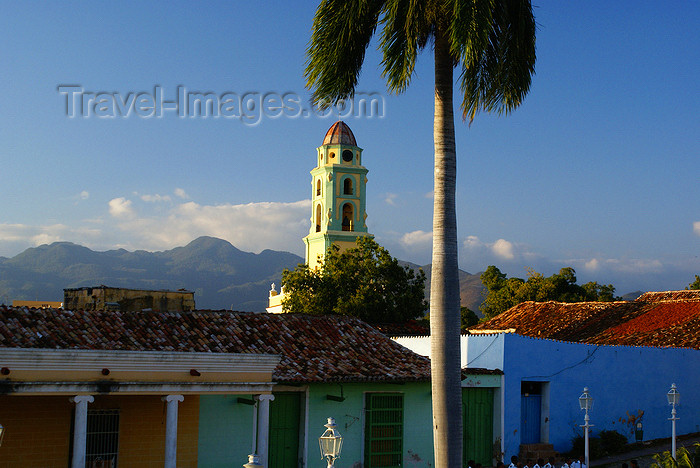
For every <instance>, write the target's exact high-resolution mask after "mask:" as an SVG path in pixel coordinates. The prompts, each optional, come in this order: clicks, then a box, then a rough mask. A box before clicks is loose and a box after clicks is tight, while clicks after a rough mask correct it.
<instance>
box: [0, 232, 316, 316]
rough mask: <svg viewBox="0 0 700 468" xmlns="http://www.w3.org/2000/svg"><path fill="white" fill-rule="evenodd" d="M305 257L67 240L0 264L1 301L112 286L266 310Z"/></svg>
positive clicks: (216, 242)
mask: <svg viewBox="0 0 700 468" xmlns="http://www.w3.org/2000/svg"><path fill="white" fill-rule="evenodd" d="M303 261H304V259H303V258H301V257H299V256H298V255H294V254H291V253H289V252H277V251H272V250H264V251H263V252H260V253H259V254H254V253H250V252H243V251H241V250H238V249H237V248H235V247H234V246H233V245H231V244H230V243H229V242H227V241H225V240H222V239H216V238H214V237H200V238H198V239H195V240H193V241H192V242H190V243H189V244H187V245H186V246H185V247H177V248H174V249H172V250H166V251H163V252H146V251H144V250H137V251H135V252H129V251H126V250H124V249H119V250H109V251H106V252H95V251H93V250H90V249H88V248H86V247H82V246H80V245H76V244H72V243H70V242H55V243H53V244H50V245H42V246H39V247H35V248H31V249H27V250H25V251H24V252H22V253H20V254H19V255H17V256H15V257H12V258H2V259H0V302H11V301H12V300H19V299H23V300H35V299H38V300H47V301H48V300H54V301H61V300H63V289H64V288H78V287H89V286H99V285H102V284H104V285H107V286H112V287H122V288H134V289H179V288H185V289H189V290H192V291H194V292H195V302H196V304H197V308H199V309H230V308H233V309H235V310H241V311H263V310H265V307H267V295H268V291H269V290H270V283H272V282H277V283H279V279H280V278H281V275H282V270H283V269H284V268H290V269H292V268H294V267H295V266H296V265H297V264H299V263H302V262H303Z"/></svg>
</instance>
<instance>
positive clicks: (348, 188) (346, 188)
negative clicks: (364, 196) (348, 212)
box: [343, 177, 352, 195]
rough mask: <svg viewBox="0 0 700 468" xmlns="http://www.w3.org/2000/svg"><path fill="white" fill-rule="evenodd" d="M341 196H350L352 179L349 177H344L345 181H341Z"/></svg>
mask: <svg viewBox="0 0 700 468" xmlns="http://www.w3.org/2000/svg"><path fill="white" fill-rule="evenodd" d="M343 194H344V195H352V178H351V177H346V178H345V180H343Z"/></svg>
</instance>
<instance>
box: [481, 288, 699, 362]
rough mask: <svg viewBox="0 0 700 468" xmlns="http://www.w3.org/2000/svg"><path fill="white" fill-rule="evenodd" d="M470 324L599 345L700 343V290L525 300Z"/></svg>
mask: <svg viewBox="0 0 700 468" xmlns="http://www.w3.org/2000/svg"><path fill="white" fill-rule="evenodd" d="M470 330H475V331H476V330H494V331H496V330H500V331H503V330H512V331H513V332H514V333H517V334H519V335H524V336H530V337H533V338H547V339H554V340H561V341H573V342H580V343H590V344H600V345H627V346H658V347H677V348H694V349H700V292H698V291H695V292H694V293H693V292H691V291H667V292H659V293H646V294H644V295H643V296H641V297H640V298H639V299H637V300H636V301H630V302H626V301H625V302H622V301H621V302H579V303H573V304H569V303H561V302H524V303H522V304H518V305H517V306H515V307H513V308H511V309H509V310H507V311H505V312H503V313H502V314H500V315H498V316H496V317H494V318H493V319H491V320H489V321H488V322H484V323H481V324H479V325H476V326H474V327H472V328H471V329H470Z"/></svg>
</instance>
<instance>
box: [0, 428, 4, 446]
mask: <svg viewBox="0 0 700 468" xmlns="http://www.w3.org/2000/svg"><path fill="white" fill-rule="evenodd" d="M3 437H5V427H4V426H3V425H2V424H0V445H2V438H3Z"/></svg>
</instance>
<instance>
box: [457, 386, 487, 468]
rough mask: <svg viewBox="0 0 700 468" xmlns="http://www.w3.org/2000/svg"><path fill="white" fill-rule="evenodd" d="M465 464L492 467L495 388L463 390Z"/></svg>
mask: <svg viewBox="0 0 700 468" xmlns="http://www.w3.org/2000/svg"><path fill="white" fill-rule="evenodd" d="M462 425H463V427H464V451H463V460H462V461H463V464H464V466H467V462H468V461H469V460H474V461H475V462H476V463H481V464H482V465H483V466H491V465H492V464H493V463H492V460H493V388H463V389H462Z"/></svg>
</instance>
